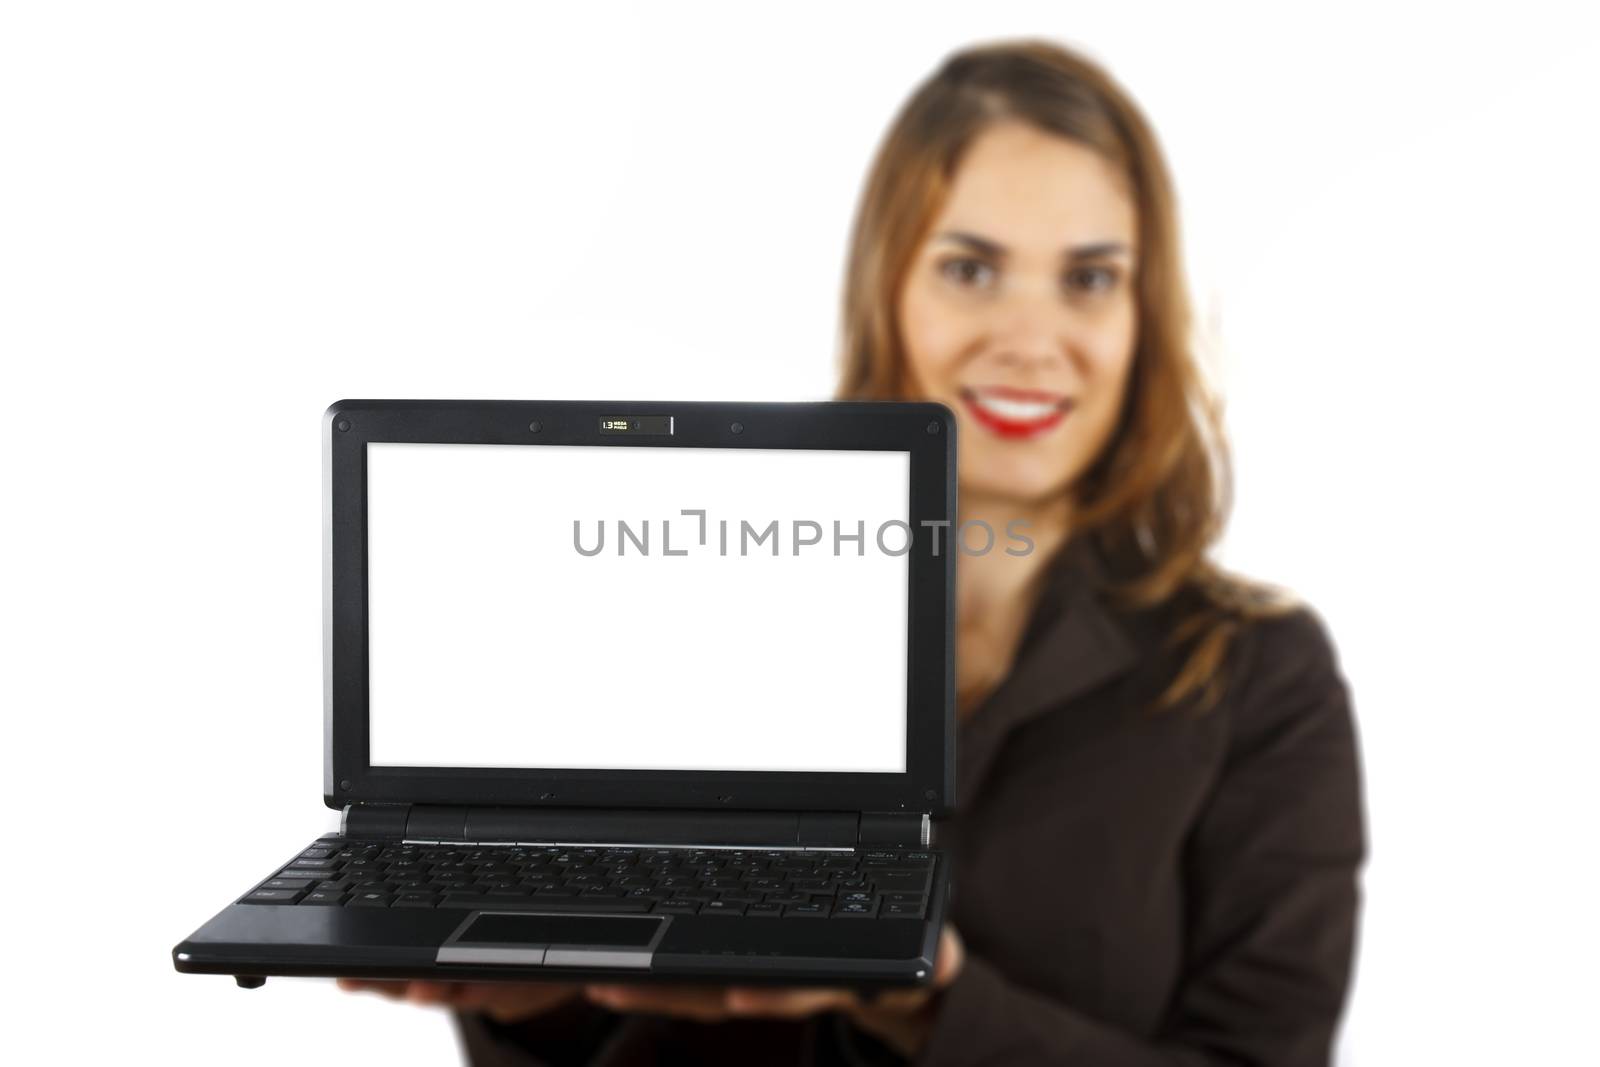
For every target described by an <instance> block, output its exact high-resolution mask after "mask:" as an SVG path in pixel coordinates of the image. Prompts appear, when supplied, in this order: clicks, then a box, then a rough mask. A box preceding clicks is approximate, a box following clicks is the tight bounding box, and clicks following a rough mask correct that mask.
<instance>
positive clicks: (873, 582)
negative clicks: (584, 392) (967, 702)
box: [367, 443, 910, 772]
mask: <svg viewBox="0 0 1600 1067" xmlns="http://www.w3.org/2000/svg"><path fill="white" fill-rule="evenodd" d="M909 493H910V456H909V454H908V453H905V452H862V451H802V450H765V449H714V448H676V447H655V448H651V447H628V446H622V447H607V446H561V445H551V446H497V445H440V444H389V443H385V444H378V443H373V444H369V445H368V446H367V528H368V532H367V560H368V597H367V610H368V634H369V666H370V675H369V683H370V691H371V704H370V708H371V712H370V724H371V750H370V758H371V762H372V765H373V766H419V767H539V768H575V767H583V768H606V769H656V770H752V771H755V770H761V771H856V772H865V771H875V772H903V771H904V770H905V757H906V597H907V580H908V560H909V559H910V556H909V553H908V552H903V551H902V550H903V549H904V548H905V546H906V529H905V528H903V527H902V528H896V527H893V526H887V527H886V526H885V525H884V524H886V523H890V522H899V523H908V522H909V515H910V497H909ZM684 509H691V510H693V509H702V510H704V511H705V512H706V515H705V524H706V525H705V535H706V536H705V544H703V545H702V544H700V534H701V522H700V519H699V518H698V517H697V516H693V515H690V516H685V515H683V514H681V512H682V511H683V510H684ZM619 520H621V521H623V522H626V523H627V525H628V528H629V529H630V530H631V531H632V532H633V534H634V535H635V537H639V536H641V535H642V533H643V531H644V530H645V529H646V527H647V526H648V552H647V553H645V552H640V551H639V550H638V548H637V546H636V545H635V543H634V541H632V540H628V541H626V542H625V544H624V542H623V541H622V539H621V537H620V531H619V526H618V523H619ZM741 520H742V521H746V522H748V523H749V524H750V526H751V527H752V528H753V530H754V531H756V532H758V533H759V532H762V531H764V530H766V529H767V527H768V526H769V524H771V523H772V522H773V521H774V520H776V521H777V523H778V527H777V530H776V532H775V537H776V543H777V547H778V554H777V555H776V556H774V555H772V554H771V553H772V546H773V543H774V542H773V538H770V537H769V538H768V540H767V541H765V542H764V543H761V544H759V545H758V544H756V543H755V542H754V540H753V538H752V540H750V541H749V542H747V543H746V549H745V550H746V551H747V552H748V554H743V555H741V554H740V550H741V542H740V535H741V532H742V529H741ZM796 520H809V521H811V522H815V523H817V524H819V525H820V526H821V528H822V540H821V543H819V544H815V545H810V546H803V547H799V548H798V549H797V547H796V542H797V541H798V540H800V539H809V538H810V537H812V536H815V533H816V531H815V530H814V529H812V528H810V527H804V528H802V529H801V531H800V534H801V536H800V537H797V536H795V530H796V527H795V521H796ZM574 521H576V522H577V523H578V537H579V538H580V539H581V544H582V546H583V548H585V549H591V550H592V549H593V548H594V547H595V545H596V543H597V538H598V537H599V536H600V535H601V530H602V527H603V529H604V538H605V540H604V549H603V550H602V551H601V552H600V553H599V554H597V555H593V556H585V555H582V554H580V552H579V551H578V549H577V548H576V547H575V542H574ZM836 521H837V522H838V523H839V530H840V532H841V533H843V534H854V533H856V532H857V530H858V529H859V530H860V531H861V532H863V533H864V537H863V540H862V543H861V544H860V545H859V546H858V545H857V544H856V543H855V542H853V541H845V540H841V541H840V543H839V548H840V551H839V554H838V555H835V554H834V545H835V541H834V523H835V522H836ZM723 523H726V529H727V548H726V555H724V554H722V553H723V549H722V539H721V536H720V535H721V530H722V525H721V524H723ZM880 529H881V530H882V536H881V541H880V537H879V533H880ZM664 537H670V547H671V549H672V550H673V551H674V552H680V551H682V552H685V553H686V554H684V555H672V556H668V555H666V554H665V553H664V549H665V548H666V547H667V546H666V544H664V543H663V539H664ZM619 547H620V548H621V551H620V552H619ZM893 553H901V554H898V555H896V554H893Z"/></svg>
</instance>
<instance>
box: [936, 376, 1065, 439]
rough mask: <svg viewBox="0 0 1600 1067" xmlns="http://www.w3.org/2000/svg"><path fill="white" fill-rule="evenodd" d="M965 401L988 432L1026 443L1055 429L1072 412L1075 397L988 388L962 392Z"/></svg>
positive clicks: (1032, 391)
mask: <svg viewBox="0 0 1600 1067" xmlns="http://www.w3.org/2000/svg"><path fill="white" fill-rule="evenodd" d="M961 402H962V403H963V404H965V405H966V406H967V410H968V411H970V412H971V413H972V417H973V418H975V419H977V420H978V423H979V424H980V425H981V426H983V427H984V428H985V429H987V430H989V431H991V432H992V433H995V434H997V435H999V436H1000V437H1004V438H1007V439H1008V440H1026V439H1027V438H1030V437H1037V436H1039V435H1040V434H1042V433H1045V432H1046V431H1048V430H1050V429H1052V428H1053V427H1054V426H1055V425H1056V424H1057V423H1059V422H1060V421H1061V420H1062V419H1064V418H1066V417H1067V413H1068V412H1069V411H1071V410H1072V406H1073V401H1072V398H1071V397H1064V396H1062V395H1061V394H1060V393H1045V392H1041V391H1039V390H1037V389H1013V388H1010V387H1008V386H1003V385H996V386H984V387H982V388H979V389H963V390H961Z"/></svg>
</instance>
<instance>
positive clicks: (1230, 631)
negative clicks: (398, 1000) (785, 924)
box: [345, 42, 1364, 1067]
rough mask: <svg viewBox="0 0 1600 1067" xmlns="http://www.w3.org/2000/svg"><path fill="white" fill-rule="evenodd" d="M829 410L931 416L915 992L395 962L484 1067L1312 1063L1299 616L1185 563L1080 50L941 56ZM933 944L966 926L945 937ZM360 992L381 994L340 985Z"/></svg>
mask: <svg viewBox="0 0 1600 1067" xmlns="http://www.w3.org/2000/svg"><path fill="white" fill-rule="evenodd" d="M844 327H845V329H844V341H845V344H844V368H843V379H842V384H841V388H840V390H839V392H840V395H841V396H842V397H847V398H869V399H892V398H926V399H933V400H938V401H942V402H943V403H945V404H947V405H949V407H950V408H951V409H952V410H954V411H955V413H956V418H957V420H958V424H959V429H960V441H961V447H960V510H961V515H960V518H961V520H962V522H963V523H965V522H969V521H972V520H979V519H981V520H984V521H986V522H987V523H988V524H989V526H990V527H991V528H992V529H995V530H1004V529H1007V528H1008V525H1007V524H1008V523H1011V522H1013V521H1015V520H1025V521H1026V522H1027V523H1028V525H1027V526H1024V527H1021V529H1023V530H1025V531H1026V533H1027V535H1028V536H1029V537H1030V538H1031V539H1032V540H1033V542H1034V546H1035V547H1034V551H1033V552H1032V553H1030V554H1028V555H1026V556H1013V555H1009V554H1007V553H1004V552H989V553H986V554H983V555H966V556H963V557H961V558H960V560H959V564H958V568H957V570H958V590H957V604H958V612H959V623H958V649H957V688H958V710H959V715H960V725H959V734H958V741H957V745H958V747H957V752H958V759H957V769H958V782H957V796H958V798H959V800H960V804H961V811H960V814H959V816H958V817H957V818H956V819H954V820H952V821H951V822H950V823H949V825H947V826H945V827H943V828H942V830H941V838H940V840H941V843H942V844H943V845H944V846H945V847H946V848H947V849H948V850H949V852H950V854H951V857H952V863H953V878H954V884H955V886H956V893H955V896H954V898H953V903H952V911H951V915H952V921H951V926H950V927H949V928H947V930H946V931H945V935H944V940H943V943H942V948H941V952H940V958H939V967H938V973H937V974H936V976H935V980H934V983H933V986H932V988H931V989H929V990H925V991H915V992H896V993H893V994H887V995H884V996H882V997H880V998H878V999H876V1000H873V1001H872V1002H870V1003H867V1002H863V1001H862V1000H861V999H860V998H858V997H856V996H855V995H853V994H851V993H849V992H846V991H842V990H777V991H773V990H726V989H698V988H687V987H685V988H662V987H636V988H628V987H623V988H613V989H604V988H599V987H589V988H587V989H581V988H570V987H555V986H542V985H516V986H496V985H492V984H463V985H456V986H446V985H442V984H429V983H412V984H411V985H410V986H409V988H407V987H405V986H403V985H400V984H397V983H391V984H388V991H389V992H390V993H391V995H409V996H410V997H411V999H413V1000H416V1001H418V1002H423V1003H428V1002H433V1003H447V1004H449V1005H451V1006H452V1007H453V1008H455V1009H456V1012H457V1014H456V1019H457V1020H458V1023H459V1025H460V1026H461V1028H462V1032H463V1035H464V1037H465V1040H466V1045H467V1048H468V1053H469V1057H470V1059H471V1062H473V1063H474V1064H491V1063H505V1064H511V1063H519V1064H528V1063H567V1062H571V1063H583V1062H597V1063H605V1064H621V1063H650V1062H692V1063H738V1064H754V1063H795V1064H799V1063H816V1064H820V1063H860V1062H867V1063H878V1062H882V1063H896V1062H904V1061H905V1060H907V1059H911V1060H914V1061H915V1062H918V1063H925V1064H949V1065H952V1067H955V1065H960V1064H977V1063H1001V1064H1031V1063H1039V1064H1062V1065H1069V1064H1071V1065H1094V1067H1114V1065H1124V1064H1125V1065H1129V1067H1132V1065H1151V1067H1154V1065H1158V1064H1164V1065H1179V1064H1183V1065H1199V1064H1223V1063H1227V1064H1271V1065H1274V1067H1282V1065H1298V1064H1308V1065H1309V1064H1324V1063H1327V1062H1328V1060H1329V1058H1330V1048H1331V1044H1332V1040H1333V1036H1334V1033H1335V1028H1336V1024H1337V1021H1338V1018H1339V1014H1340V1011H1341V1009H1342V1006H1343V1002H1344V997H1345V991H1346V988H1347V984H1348V976H1349V969H1350V962H1351V955H1352V950H1353V945H1354V936H1355V926H1356V913H1357V899H1358V898H1357V874H1358V868H1359V865H1360V863H1361V860H1362V858H1363V855H1364V838H1363V828H1362V814H1361V805H1360V795H1359V783H1358V771H1357V760H1356V745H1355V736H1354V729H1353V724H1352V721H1351V714H1350V708H1349V702H1348V698H1347V693H1346V687H1345V684H1344V681H1343V679H1342V677H1341V675H1340V673H1339V667H1338V664H1337V658H1336V655H1335V652H1334V650H1333V647H1332V645H1331V643H1330V641H1329V639H1328V636H1327V634H1326V632H1325V630H1324V628H1323V626H1322V623H1321V621H1320V618H1319V617H1318V616H1317V615H1316V614H1315V613H1314V612H1313V611H1312V610H1311V609H1310V608H1308V607H1305V606H1303V605H1297V604H1296V603H1294V602H1293V601H1292V600H1290V599H1289V598H1287V597H1286V596H1284V595H1282V594H1281V593H1278V592H1275V591H1269V590H1268V589H1266V588H1264V587H1260V586H1257V585H1254V584H1252V583H1250V582H1247V581H1245V580H1243V579H1240V578H1238V577H1236V576H1232V575H1228V574H1226V573H1224V572H1222V571H1221V570H1219V569H1218V568H1217V567H1216V566H1214V565H1213V564H1212V563H1211V562H1209V561H1208V560H1207V559H1206V558H1205V552H1206V550H1207V548H1208V546H1210V545H1211V543H1212V542H1213V541H1214V540H1215V539H1216V538H1217V536H1218V535H1219V533H1220V532H1221V527H1222V522H1223V518H1224V515H1225V512H1226V509H1227V505H1228V488H1227V486H1228V483H1227V467H1226V453H1225V451H1224V442H1223V440H1222V438H1221V435H1220V433H1219V426H1218V418H1219V417H1218V409H1217V407H1216V405H1215V404H1214V403H1212V402H1210V401H1209V400H1208V399H1207V397H1206V395H1205V392H1204V390H1203V388H1202V385H1201V381H1200V378H1199V374H1198V370H1197V367H1196V365H1195V362H1194V360H1193V357H1192V353H1191V351H1190V349H1189V347H1188V330H1189V311H1188V306H1187V303H1186V297H1185V292H1184V284H1183V279H1182V277H1181V273H1180V257H1179V251H1178V233H1177V229H1176V221H1175V210H1174V205H1173V195H1172V191H1171V188H1170V185H1169V180H1168V177H1167V172H1166V169H1165V165H1164V163H1163V161H1162V158H1161V154H1160V152H1159V149H1158V148H1157V145H1156V143H1155V140H1154V138H1153V137H1152V135H1151V133H1150V130H1149V128H1148V126H1147V125H1146V123H1145V122H1144V120H1143V118H1142V117H1141V116H1140V114H1139V113H1138V111H1137V110H1136V108H1135V107H1134V105H1133V104H1132V103H1131V102H1130V101H1129V99H1128V98H1127V96H1126V95H1125V94H1124V93H1123V91H1122V90H1121V89H1120V88H1119V87H1118V86H1117V85H1116V84H1114V83H1113V82H1112V81H1111V80H1110V79H1109V78H1108V77H1107V75H1106V74H1105V73H1104V72H1102V71H1101V70H1099V69H1098V68H1097V67H1096V66H1095V65H1093V64H1092V63H1090V62H1088V61H1086V60H1085V59H1083V58H1082V57H1080V56H1077V55H1074V54H1072V53H1070V52H1067V51H1065V50H1062V49H1060V48H1058V47H1055V46H1051V45H1047V44H1042V43H1031V42H1030V43H1021V44H1008V45H996V46H987V47H980V48H974V49H970V50H968V51H965V52H962V53H959V54H957V55H955V56H953V57H951V58H950V59H949V60H948V61H947V62H946V63H945V64H944V66H943V67H942V68H941V69H940V70H939V71H938V72H937V73H936V74H935V75H934V76H933V77H932V78H931V79H929V80H928V81H927V82H926V83H925V84H924V85H923V86H921V87H920V88H919V89H918V91H917V92H916V94H915V95H914V96H913V98H912V99H911V100H910V102H909V104H908V105H907V106H906V108H905V109H904V110H903V111H902V113H901V114H900V115H899V117H898V119H897V120H896V122H895V124H894V126H893V128H892V129H891V131H890V133H889V135H888V137H887V139H886V141H885V143H884V144H883V146H882V148H881V150H880V152H879V156H878V159H877V161H876V163H875V165H874V167H873V170H872V172H871V175H870V177H869V180H868V183H867V187H866V191H865V197H864V200H863V203H862V206H861V209H860V212H859V214H858V217H857V219H856V226H855V232H854V238H853V244H852V249H851V255H850V262H849V269H848V278H847V283H846V288H845V302H844ZM958 931H959V932H958ZM345 984H346V986H347V987H348V988H361V987H366V986H369V985H378V984H376V983H355V982H348V983H345Z"/></svg>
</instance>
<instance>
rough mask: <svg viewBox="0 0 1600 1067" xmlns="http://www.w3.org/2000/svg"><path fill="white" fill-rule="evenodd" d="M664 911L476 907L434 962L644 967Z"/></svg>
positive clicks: (665, 920)
mask: <svg viewBox="0 0 1600 1067" xmlns="http://www.w3.org/2000/svg"><path fill="white" fill-rule="evenodd" d="M671 921H672V917H671V916H670V915H540V914H537V913H528V912H476V913H474V914H473V915H472V916H471V917H470V918H469V919H468V920H467V921H466V922H464V923H463V924H462V925H461V926H460V927H458V928H457V929H456V932H455V933H453V934H451V935H450V937H449V938H448V939H447V940H446V941H445V943H444V944H443V945H442V946H440V948H439V955H438V962H440V963H508V964H519V965H522V966H528V965H534V966H540V965H542V966H546V967H640V968H648V967H649V966H650V958H651V957H652V956H653V955H654V954H655V947H656V945H657V943H658V942H660V940H661V935H662V933H663V932H665V930H666V928H667V924H668V923H670V922H671Z"/></svg>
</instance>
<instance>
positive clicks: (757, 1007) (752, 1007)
mask: <svg viewBox="0 0 1600 1067" xmlns="http://www.w3.org/2000/svg"><path fill="white" fill-rule="evenodd" d="M726 1002H727V1005H728V1011H729V1012H730V1013H731V1014H734V1015H763V1016H770V1017H774V1018H780V1019H800V1018H804V1017H805V1016H807V1015H815V1014H817V1013H818V1012H823V1011H848V1010H850V1009H852V1008H855V1007H857V1006H858V1005H859V1004H860V1000H859V998H858V997H857V996H856V995H855V994H854V993H852V992H850V991H849V990H846V989H744V988H739V989H730V990H728V995H727V1001H726Z"/></svg>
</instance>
